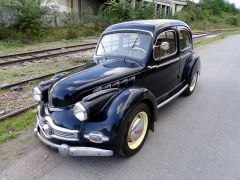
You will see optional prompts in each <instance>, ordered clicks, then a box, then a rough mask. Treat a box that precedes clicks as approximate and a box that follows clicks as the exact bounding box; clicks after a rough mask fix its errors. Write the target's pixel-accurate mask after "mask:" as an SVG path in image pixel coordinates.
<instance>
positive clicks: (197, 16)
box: [174, 0, 240, 29]
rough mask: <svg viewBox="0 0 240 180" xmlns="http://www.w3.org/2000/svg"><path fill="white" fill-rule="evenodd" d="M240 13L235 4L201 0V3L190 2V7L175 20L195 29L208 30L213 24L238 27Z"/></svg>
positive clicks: (176, 16) (215, 0) (219, 0)
mask: <svg viewBox="0 0 240 180" xmlns="http://www.w3.org/2000/svg"><path fill="white" fill-rule="evenodd" d="M239 14H240V11H239V9H237V8H236V7H235V5H234V4H231V3H229V2H228V1H225V0H200V2H199V3H194V2H191V1H188V5H187V6H186V7H184V8H183V10H182V11H181V12H179V13H176V15H175V16H174V18H176V19H180V20H183V21H186V22H187V23H189V24H194V27H196V28H200V29H206V27H208V25H211V24H222V25H224V23H225V24H226V23H227V24H229V25H231V26H238V22H239V20H240V17H239Z"/></svg>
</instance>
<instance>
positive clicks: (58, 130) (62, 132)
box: [38, 115, 79, 141]
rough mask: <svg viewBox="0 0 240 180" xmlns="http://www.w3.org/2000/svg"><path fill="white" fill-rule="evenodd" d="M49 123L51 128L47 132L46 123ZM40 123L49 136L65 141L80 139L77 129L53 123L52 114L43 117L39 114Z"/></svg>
mask: <svg viewBox="0 0 240 180" xmlns="http://www.w3.org/2000/svg"><path fill="white" fill-rule="evenodd" d="M46 124H47V125H48V127H49V129H48V131H47V132H45V130H44V128H43V127H44V125H46ZM38 125H39V127H40V129H41V131H42V132H43V134H44V135H45V136H46V137H47V138H55V139H60V140H65V141H78V140H79V139H78V133H79V131H77V130H70V129H66V128H62V127H59V126H57V125H55V124H54V123H53V120H52V118H51V117H50V116H46V117H44V118H43V117H41V116H40V115H38Z"/></svg>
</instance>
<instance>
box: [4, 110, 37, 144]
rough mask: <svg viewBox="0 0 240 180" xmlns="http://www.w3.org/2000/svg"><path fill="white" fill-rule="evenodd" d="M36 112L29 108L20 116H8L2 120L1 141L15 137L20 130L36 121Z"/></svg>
mask: <svg viewBox="0 0 240 180" xmlns="http://www.w3.org/2000/svg"><path fill="white" fill-rule="evenodd" d="M34 119H35V113H34V112H33V110H29V111H27V112H25V113H23V114H22V115H20V116H17V117H13V118H8V119H6V120H4V121H2V122H0V143H1V142H4V141H6V140H8V139H12V138H15V137H16V136H17V135H18V134H19V133H20V131H22V130H23V129H25V128H26V127H27V126H28V125H29V124H31V123H32V122H34Z"/></svg>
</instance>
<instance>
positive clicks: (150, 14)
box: [132, 0, 161, 19]
mask: <svg viewBox="0 0 240 180" xmlns="http://www.w3.org/2000/svg"><path fill="white" fill-rule="evenodd" d="M132 11H133V12H134V16H135V19H155V3H154V2H151V3H147V4H145V3H144V2H143V0H142V1H140V2H136V6H135V9H134V8H132ZM159 16H161V15H160V14H159Z"/></svg>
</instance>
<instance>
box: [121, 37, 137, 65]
mask: <svg viewBox="0 0 240 180" xmlns="http://www.w3.org/2000/svg"><path fill="white" fill-rule="evenodd" d="M138 38H139V34H138V36H137V38H136V39H135V41H134V42H133V45H132V47H131V48H130V49H129V51H128V52H127V54H126V55H125V56H124V59H123V60H124V62H125V60H126V57H127V56H128V54H129V53H130V52H131V50H132V49H133V48H134V47H135V44H136V42H137V40H138Z"/></svg>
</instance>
